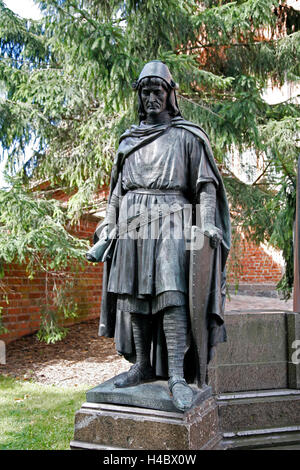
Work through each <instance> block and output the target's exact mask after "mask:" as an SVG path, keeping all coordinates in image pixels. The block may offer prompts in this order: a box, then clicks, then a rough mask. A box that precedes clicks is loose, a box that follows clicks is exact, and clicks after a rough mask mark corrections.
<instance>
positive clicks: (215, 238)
mask: <svg viewBox="0 0 300 470" xmlns="http://www.w3.org/2000/svg"><path fill="white" fill-rule="evenodd" d="M204 233H205V234H206V235H208V236H209V237H210V246H211V247H212V248H216V247H217V246H218V245H219V244H220V243H221V241H222V239H223V234H222V230H220V229H219V228H218V227H216V226H215V225H212V224H207V225H206V226H205V227H204Z"/></svg>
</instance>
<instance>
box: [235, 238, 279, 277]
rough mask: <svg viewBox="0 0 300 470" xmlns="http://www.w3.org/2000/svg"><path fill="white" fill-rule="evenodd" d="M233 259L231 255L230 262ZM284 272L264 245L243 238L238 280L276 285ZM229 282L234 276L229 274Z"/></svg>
mask: <svg viewBox="0 0 300 470" xmlns="http://www.w3.org/2000/svg"><path fill="white" fill-rule="evenodd" d="M232 262H233V260H232V258H231V256H229V260H228V263H229V264H230V263H232ZM282 274H283V267H282V264H281V263H280V262H278V261H277V260H276V259H274V256H272V255H271V254H269V253H267V252H266V250H265V249H264V247H263V246H262V245H259V246H257V245H255V244H254V243H251V242H248V241H247V240H243V243H242V244H241V246H240V250H239V274H238V280H239V282H240V283H244V284H259V283H262V284H273V285H276V284H277V283H278V282H279V281H280V279H281V277H282ZM229 282H233V276H231V278H230V276H229Z"/></svg>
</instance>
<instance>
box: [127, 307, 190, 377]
mask: <svg viewBox="0 0 300 470" xmlns="http://www.w3.org/2000/svg"><path fill="white" fill-rule="evenodd" d="M131 319H132V327H133V338H134V343H135V349H136V362H138V363H140V364H141V365H143V366H146V365H149V364H150V348H151V317H147V316H144V315H143V316H142V315H138V314H132V315H131ZM163 328H164V333H165V337H166V342H167V350H168V369H169V377H173V376H178V377H183V359H184V352H185V348H186V337H187V313H186V307H184V306H183V307H169V308H167V309H165V311H164V313H163Z"/></svg>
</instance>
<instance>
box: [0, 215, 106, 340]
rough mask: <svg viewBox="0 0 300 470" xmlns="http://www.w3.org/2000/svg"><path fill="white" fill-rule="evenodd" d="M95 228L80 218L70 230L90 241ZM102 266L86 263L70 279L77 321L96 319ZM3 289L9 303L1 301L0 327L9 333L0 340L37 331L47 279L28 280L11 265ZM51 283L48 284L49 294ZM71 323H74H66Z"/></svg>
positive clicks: (90, 221)
mask: <svg viewBox="0 0 300 470" xmlns="http://www.w3.org/2000/svg"><path fill="white" fill-rule="evenodd" d="M96 225H97V220H96V219H83V220H82V221H81V222H80V224H79V225H78V226H77V227H75V228H74V229H73V230H72V231H74V232H75V233H77V236H80V237H82V238H89V239H91V238H92V234H93V233H94V230H95V228H96ZM102 268H103V265H102V263H97V264H91V263H86V269H85V271H84V272H82V271H79V273H78V274H75V275H74V276H72V279H73V280H74V291H72V295H73V296H74V300H75V301H76V302H78V313H79V317H78V319H76V321H82V320H86V319H91V318H96V317H98V316H99V312H100V301H101V290H102ZM4 280H5V287H6V289H7V298H8V302H9V303H8V304H7V303H6V301H5V300H4V299H3V297H2V298H0V307H3V310H2V318H3V325H4V326H5V327H6V328H7V329H8V330H9V332H8V333H6V334H3V335H0V339H2V340H5V341H6V342H10V341H12V340H14V339H16V338H18V337H21V336H24V335H28V334H31V333H34V332H35V331H37V330H38V328H39V325H40V321H41V311H42V309H43V307H44V306H45V303H46V294H45V288H46V276H45V273H42V272H40V273H37V274H36V275H35V277H34V279H32V280H30V279H28V277H27V275H26V266H20V265H18V264H11V265H9V266H6V267H5V277H4ZM50 290H51V282H50V283H49V291H50ZM71 323H74V320H69V321H66V322H65V324H66V325H68V324H71Z"/></svg>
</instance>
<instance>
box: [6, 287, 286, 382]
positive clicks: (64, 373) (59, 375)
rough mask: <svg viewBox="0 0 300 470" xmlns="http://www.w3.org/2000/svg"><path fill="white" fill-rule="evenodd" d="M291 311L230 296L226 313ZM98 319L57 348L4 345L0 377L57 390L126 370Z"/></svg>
mask: <svg viewBox="0 0 300 470" xmlns="http://www.w3.org/2000/svg"><path fill="white" fill-rule="evenodd" d="M290 310H292V301H291V300H290V301H288V302H284V301H281V300H280V299H274V298H269V297H257V296H247V295H236V296H232V297H231V300H230V301H227V303H226V311H227V312H230V311H232V312H239V313H242V312H249V311H250V312H253V313H255V312H257V313H261V312H266V313H267V312H270V313H271V312H276V311H290ZM98 326H99V319H96V320H90V321H87V322H84V323H80V324H76V325H73V326H71V327H69V333H68V335H67V336H66V338H65V339H63V340H62V341H60V342H58V343H56V344H45V343H41V342H39V341H38V339H37V337H36V335H31V336H26V337H23V338H21V339H18V340H16V341H13V342H11V343H9V344H8V345H7V354H6V365H0V374H7V375H10V376H13V377H18V378H20V379H23V380H29V379H33V380H34V381H35V382H38V383H43V384H53V385H58V386H78V385H87V386H95V385H98V384H99V383H102V382H104V381H105V380H108V379H109V378H111V377H114V376H115V375H117V374H119V373H121V372H124V371H125V370H128V369H129V367H130V365H131V364H130V363H128V362H127V361H125V359H123V358H122V357H120V356H118V355H117V354H116V352H115V345H114V341H113V339H110V338H104V337H101V338H100V337H99V336H98Z"/></svg>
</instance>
